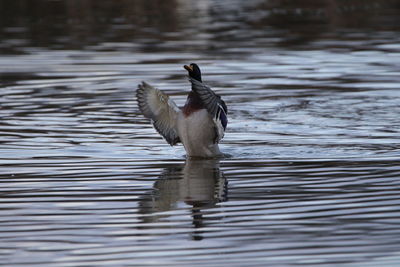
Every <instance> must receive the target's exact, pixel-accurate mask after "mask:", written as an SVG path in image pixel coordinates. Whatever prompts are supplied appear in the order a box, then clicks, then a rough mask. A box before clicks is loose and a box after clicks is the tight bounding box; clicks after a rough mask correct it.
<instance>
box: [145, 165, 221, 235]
mask: <svg viewBox="0 0 400 267" xmlns="http://www.w3.org/2000/svg"><path fill="white" fill-rule="evenodd" d="M227 183H228V182H227V180H226V178H225V177H224V175H223V173H222V171H221V170H220V167H219V160H218V159H188V160H186V162H185V164H184V165H181V166H176V165H174V166H170V167H167V168H165V169H164V171H163V172H162V174H161V175H160V177H159V178H158V180H157V181H156V182H155V183H154V185H153V190H152V192H151V194H149V195H146V197H144V198H143V199H142V201H141V202H140V203H139V212H140V214H141V215H142V216H141V222H142V223H143V224H146V225H147V226H148V225H151V223H155V222H158V221H161V220H168V216H170V215H171V214H169V213H168V212H167V211H171V210H175V209H179V204H181V203H184V204H186V205H187V206H189V209H190V216H191V217H192V224H193V228H194V229H193V232H192V239H193V240H201V239H203V237H202V228H203V227H204V226H205V225H206V224H207V220H209V219H208V218H205V217H204V215H206V214H208V213H209V209H210V208H213V207H214V206H215V205H216V203H219V202H222V201H226V200H227ZM215 219H216V218H215V217H213V218H212V220H215ZM147 226H141V227H143V228H146V227H147ZM150 227H151V226H150Z"/></svg>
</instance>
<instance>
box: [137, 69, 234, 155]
mask: <svg viewBox="0 0 400 267" xmlns="http://www.w3.org/2000/svg"><path fill="white" fill-rule="evenodd" d="M184 67H185V69H186V70H187V71H188V72H189V77H190V82H191V83H192V91H191V92H190V93H189V95H188V98H187V100H186V104H185V106H183V108H181V109H180V108H178V106H177V105H176V104H175V102H174V101H172V99H170V98H169V97H168V95H166V94H164V93H163V92H162V91H160V90H158V89H156V88H154V87H152V86H151V85H149V84H147V83H145V82H143V83H142V84H140V85H139V88H138V90H137V92H136V96H137V100H138V104H139V109H140V111H141V112H142V113H143V115H144V116H145V117H146V118H149V119H151V121H152V123H153V125H154V128H156V130H157V131H158V132H159V133H160V134H161V135H162V136H163V137H164V138H165V140H166V141H167V142H168V143H169V144H170V145H171V146H173V145H175V144H177V143H179V142H182V144H183V146H184V147H185V150H186V153H187V155H188V156H189V157H215V156H219V155H221V152H220V151H219V148H218V143H219V141H220V140H221V139H222V138H223V136H224V132H225V128H226V125H227V123H228V120H227V113H228V109H227V107H226V105H225V102H224V101H223V100H222V99H221V97H220V96H218V95H217V94H215V93H214V92H213V91H212V90H211V89H210V88H209V87H208V86H206V85H204V84H203V83H202V80H201V71H200V68H199V67H198V66H197V65H196V64H194V63H192V64H190V66H187V65H185V66H184Z"/></svg>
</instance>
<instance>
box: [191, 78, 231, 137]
mask: <svg viewBox="0 0 400 267" xmlns="http://www.w3.org/2000/svg"><path fill="white" fill-rule="evenodd" d="M189 80H190V82H191V83H192V90H193V91H194V92H196V93H197V94H198V95H199V97H200V99H201V101H202V102H203V104H204V106H205V107H206V109H207V111H208V113H209V114H210V115H211V116H212V117H213V120H214V123H215V126H216V133H217V136H216V143H217V142H219V141H220V140H221V139H222V138H223V137H224V133H225V129H226V126H227V124H228V117H227V114H228V108H227V107H226V104H225V102H224V100H222V99H221V97H220V96H219V95H217V94H216V93H214V91H213V90H211V88H210V87H208V86H207V85H205V84H203V83H202V82H200V81H198V80H196V79H193V78H189Z"/></svg>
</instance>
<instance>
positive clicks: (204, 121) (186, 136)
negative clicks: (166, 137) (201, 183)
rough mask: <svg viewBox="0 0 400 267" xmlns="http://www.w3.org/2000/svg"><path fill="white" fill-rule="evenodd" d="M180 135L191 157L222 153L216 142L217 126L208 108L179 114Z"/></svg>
mask: <svg viewBox="0 0 400 267" xmlns="http://www.w3.org/2000/svg"><path fill="white" fill-rule="evenodd" d="M177 128H178V135H179V138H180V140H181V142H182V144H183V146H184V147H185V150H186V153H187V155H188V156H190V157H205V158H211V157H216V156H219V155H221V152H220V150H219V148H218V143H215V142H214V139H215V135H216V133H215V127H214V122H213V120H212V117H211V116H210V114H208V112H207V110H206V109H199V110H197V111H194V112H192V113H190V115H188V116H187V115H185V113H184V112H181V113H180V114H179V115H178V124H177Z"/></svg>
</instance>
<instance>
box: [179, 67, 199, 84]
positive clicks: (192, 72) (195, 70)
mask: <svg viewBox="0 0 400 267" xmlns="http://www.w3.org/2000/svg"><path fill="white" fill-rule="evenodd" d="M183 67H184V68H185V69H186V70H187V71H188V72H189V76H190V77H192V78H193V79H196V80H198V81H199V82H201V71H200V68H199V66H197V64H195V63H191V64H190V65H189V66H188V65H185V66H183Z"/></svg>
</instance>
